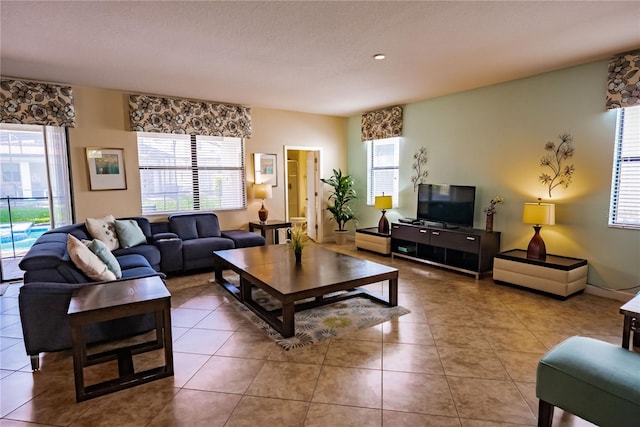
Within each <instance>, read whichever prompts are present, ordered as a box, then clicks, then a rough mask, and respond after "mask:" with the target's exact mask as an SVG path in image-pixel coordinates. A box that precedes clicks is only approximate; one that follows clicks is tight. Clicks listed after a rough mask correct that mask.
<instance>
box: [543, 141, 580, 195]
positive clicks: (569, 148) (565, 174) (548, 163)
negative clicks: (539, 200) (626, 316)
mask: <svg viewBox="0 0 640 427" xmlns="http://www.w3.org/2000/svg"><path fill="white" fill-rule="evenodd" d="M558 138H560V144H558V146H556V144H555V142H553V141H549V142H547V143H546V144H545V146H544V149H545V150H546V151H547V152H548V153H547V154H545V155H544V157H542V159H540V166H544V167H548V168H550V169H551V174H548V173H544V172H543V173H542V175H540V177H539V179H540V182H541V183H542V184H544V185H547V186H549V197H551V191H552V190H553V189H554V188H556V187H558V186H560V185H561V186H563V187H564V188H567V187H569V184H571V178H572V177H573V173H574V172H575V168H574V167H573V164H571V165H564V166H563V165H562V162H563V161H565V160H567V159H569V158H570V157H573V153H574V151H575V149H574V148H573V137H572V136H571V135H570V134H568V133H563V134H561V135H559V136H558Z"/></svg>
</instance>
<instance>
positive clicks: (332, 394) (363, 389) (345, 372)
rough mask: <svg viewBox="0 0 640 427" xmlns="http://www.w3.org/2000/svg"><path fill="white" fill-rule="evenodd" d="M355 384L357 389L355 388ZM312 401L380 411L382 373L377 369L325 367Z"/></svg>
mask: <svg viewBox="0 0 640 427" xmlns="http://www.w3.org/2000/svg"><path fill="white" fill-rule="evenodd" d="M355 384H357V387H354V385H355ZM311 401H312V402H315V403H333V404H338V405H349V406H360V407H364V408H375V409H380V408H382V372H381V371H379V370H375V369H358V368H343V367H337V366H324V367H323V368H322V370H321V372H320V377H319V378H318V384H317V386H316V389H315V392H314V394H313V398H312V400H311Z"/></svg>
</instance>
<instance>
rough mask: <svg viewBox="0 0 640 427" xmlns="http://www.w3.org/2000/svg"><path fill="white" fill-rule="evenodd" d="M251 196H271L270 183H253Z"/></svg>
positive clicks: (260, 197) (267, 197)
mask: <svg viewBox="0 0 640 427" xmlns="http://www.w3.org/2000/svg"><path fill="white" fill-rule="evenodd" d="M253 196H254V197H255V198H256V199H262V200H264V199H270V198H271V197H272V196H273V193H272V187H271V184H255V185H254V186H253Z"/></svg>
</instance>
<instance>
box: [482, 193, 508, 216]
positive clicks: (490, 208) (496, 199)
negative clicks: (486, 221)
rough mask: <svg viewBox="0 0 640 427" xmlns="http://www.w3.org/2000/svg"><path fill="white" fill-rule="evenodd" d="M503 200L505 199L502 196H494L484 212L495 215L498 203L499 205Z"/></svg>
mask: <svg viewBox="0 0 640 427" xmlns="http://www.w3.org/2000/svg"><path fill="white" fill-rule="evenodd" d="M502 202H504V199H503V198H502V197H500V196H496V197H494V198H493V199H491V201H490V202H489V206H488V207H486V208H485V209H484V213H486V214H487V215H495V214H496V212H497V210H496V205H499V204H500V203H502Z"/></svg>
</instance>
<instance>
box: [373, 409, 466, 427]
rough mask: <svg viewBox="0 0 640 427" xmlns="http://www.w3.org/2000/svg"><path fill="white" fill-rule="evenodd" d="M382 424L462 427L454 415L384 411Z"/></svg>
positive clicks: (400, 426)
mask: <svg viewBox="0 0 640 427" xmlns="http://www.w3.org/2000/svg"><path fill="white" fill-rule="evenodd" d="M382 425H383V426H393V427H417V426H425V427H460V421H459V420H458V418H454V417H440V416H437V415H425V414H416V413H411V412H396V411H382Z"/></svg>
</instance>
